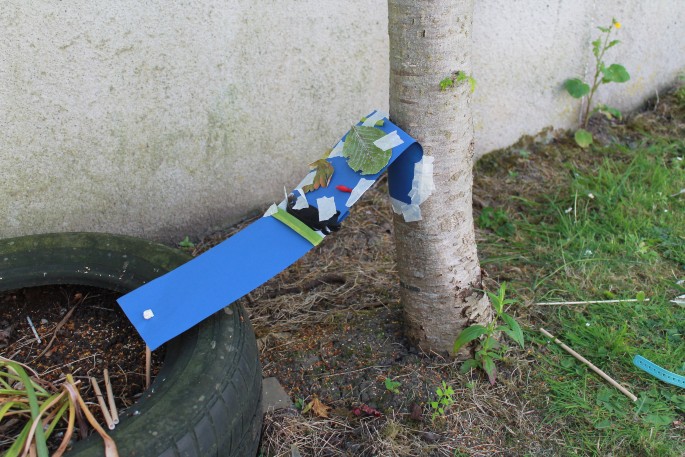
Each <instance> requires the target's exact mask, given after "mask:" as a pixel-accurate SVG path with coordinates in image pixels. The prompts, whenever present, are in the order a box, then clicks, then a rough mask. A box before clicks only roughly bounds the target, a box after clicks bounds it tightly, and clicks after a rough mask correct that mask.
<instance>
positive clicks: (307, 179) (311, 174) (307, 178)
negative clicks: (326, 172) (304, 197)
mask: <svg viewBox="0 0 685 457" xmlns="http://www.w3.org/2000/svg"><path fill="white" fill-rule="evenodd" d="M315 175H316V170H312V171H310V172H309V174H308V175H307V176H305V177H304V179H303V180H302V181H300V183H299V184H298V185H297V186H295V189H302V188H303V187H304V186H308V185H310V184H314V176H315Z"/></svg>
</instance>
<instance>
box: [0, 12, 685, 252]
mask: <svg viewBox="0 0 685 457" xmlns="http://www.w3.org/2000/svg"><path fill="white" fill-rule="evenodd" d="M612 17H615V18H616V19H618V20H619V21H621V23H622V25H623V27H622V28H621V29H620V30H619V32H618V35H617V37H618V38H619V39H620V40H621V41H622V43H621V45H620V46H617V47H615V48H613V49H612V50H610V51H609V53H608V55H607V59H606V60H607V61H608V62H610V63H611V62H617V63H621V64H623V65H625V66H626V68H627V69H628V71H629V72H630V74H631V76H632V79H631V81H630V82H628V83H626V84H623V85H613V87H612V86H605V87H603V88H602V89H601V92H600V93H599V95H598V100H597V101H598V102H605V103H610V104H611V105H612V106H616V107H618V108H620V109H624V110H630V109H633V108H635V107H638V106H639V105H640V104H641V103H642V102H643V101H644V99H645V98H648V97H651V96H653V95H655V94H657V93H658V91H659V90H663V89H664V88H665V87H666V86H668V85H669V84H672V83H673V81H674V80H675V79H676V78H677V76H678V74H679V73H680V72H681V71H682V70H683V69H684V68H685V27H683V26H682V25H683V24H685V8H683V7H682V0H656V1H652V2H643V1H639V0H632V1H618V0H616V1H603V2H598V1H596V0H549V1H540V0H518V1H511V0H479V1H477V2H476V7H475V12H474V26H473V40H474V48H473V56H472V59H473V72H472V73H473V76H474V77H475V78H476V80H477V89H476V92H475V93H474V98H473V110H474V124H475V129H476V153H477V155H482V154H484V153H486V152H488V151H491V150H493V149H496V148H500V147H505V146H507V145H510V144H512V143H514V142H516V141H517V140H518V139H519V138H520V137H521V136H522V135H524V134H529V135H534V134H536V133H538V132H540V131H541V130H542V129H544V128H546V127H548V126H552V127H554V128H569V127H573V126H575V124H576V122H577V120H578V114H579V103H578V101H577V100H574V99H572V98H571V97H569V96H568V95H566V94H565V93H564V92H563V91H562V88H561V84H562V83H563V81H564V80H565V79H566V78H568V77H572V76H587V75H588V73H589V72H590V71H591V70H592V68H591V64H592V55H591V52H590V41H592V40H593V39H594V38H595V37H596V36H597V34H598V31H597V30H596V28H595V27H596V26H597V25H606V24H608V23H610V21H611V18H612ZM0 31H1V32H0V33H1V34H2V40H0V164H1V166H0V189H1V192H0V215H1V216H0V221H1V223H0V237H2V238H5V237H10V236H17V235H26V234H33V233H45V232H55V231H56V232H64V231H79V230H89V231H102V232H111V233H124V234H130V235H136V236H142V237H145V238H150V239H158V240H166V241H170V240H179V239H181V238H182V237H183V236H184V235H187V234H189V235H198V234H202V233H205V232H206V231H208V230H211V229H212V228H215V227H220V226H225V225H227V224H230V223H232V222H235V221H237V220H239V219H241V218H243V217H244V216H246V215H247V214H248V213H250V212H255V211H263V210H264V209H265V208H266V207H267V206H268V204H270V203H271V202H273V201H278V200H280V199H281V198H282V193H283V187H284V186H285V187H286V188H288V189H290V188H292V187H293V185H295V184H296V183H297V182H298V181H299V180H300V179H301V178H302V176H304V174H305V173H306V172H307V169H308V168H307V164H308V163H309V162H311V161H313V160H315V159H317V158H319V157H320V156H321V154H322V153H323V152H324V151H325V150H326V149H328V148H330V147H332V146H333V145H334V144H335V142H336V141H337V140H338V139H339V136H340V135H342V134H343V133H344V132H346V131H347V130H348V129H349V127H350V125H351V124H352V123H354V122H356V121H357V120H358V118H359V116H361V115H364V114H366V113H368V112H370V111H371V110H372V109H374V108H381V109H387V104H388V36H387V5H386V2H385V0H373V1H361V0H317V1H314V0H296V1H290V2H276V1H273V0H271V1H267V0H193V1H185V2H165V1H162V0H150V1H146V2H139V1H137V0H119V1H117V2H111V1H104V0H89V1H85V0H74V1H71V2H35V1H31V2H27V1H23V0H5V1H3V2H2V4H1V5H0ZM455 70H458V69H455ZM444 76H446V75H436V84H438V83H439V81H440V80H441V79H442V78H443V77H444Z"/></svg>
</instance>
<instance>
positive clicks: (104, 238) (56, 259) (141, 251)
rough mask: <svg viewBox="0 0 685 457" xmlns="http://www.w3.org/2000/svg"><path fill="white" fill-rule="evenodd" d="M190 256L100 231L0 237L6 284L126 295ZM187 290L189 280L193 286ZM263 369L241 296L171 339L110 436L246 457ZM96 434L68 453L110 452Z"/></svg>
mask: <svg viewBox="0 0 685 457" xmlns="http://www.w3.org/2000/svg"><path fill="white" fill-rule="evenodd" d="M188 259H189V257H188V256H187V255H185V254H183V253H181V252H179V251H176V250H174V249H171V248H168V247H166V246H162V245H159V244H155V243H150V242H148V241H144V240H140V239H137V238H131V237H126V236H118V235H107V234H98V233H63V234H48V235H34V236H26V237H20V238H10V239H4V240H0V291H7V290H12V289H18V288H22V287H31V286H41V285H49V284H78V285H88V286H96V287H101V288H105V289H110V290H115V291H119V292H128V291H130V290H133V289H135V288H137V287H139V286H141V285H142V284H145V283H146V282H148V281H150V280H152V279H154V278H156V277H157V276H160V275H161V274H164V273H166V272H167V271H169V270H172V269H174V268H176V267H177V266H179V265H181V264H183V263H184V262H186V261H187V260H188ZM188 287H192V284H189V285H188ZM261 386H262V371H261V366H260V364H259V356H258V352H257V344H256V341H255V337H254V332H253V330H252V327H251V325H250V323H249V320H248V318H247V315H246V313H245V311H244V309H243V308H242V307H241V306H240V305H239V304H237V303H234V304H232V305H231V306H230V307H228V308H225V309H224V310H223V311H220V312H218V313H216V314H215V315H213V316H212V317H210V318H208V319H206V320H205V321H203V322H202V323H200V324H199V325H197V326H195V327H193V328H192V329H190V330H188V331H187V332H185V333H183V334H182V335H180V336H178V337H176V338H175V339H173V340H172V341H170V342H169V343H167V345H166V357H165V360H164V364H163V367H162V369H161V371H160V373H159V375H158V376H157V377H156V379H155V381H154V382H153V384H152V386H151V387H150V389H149V390H148V391H146V392H145V394H144V395H143V397H142V398H141V399H140V400H139V401H138V402H137V403H136V404H134V405H133V406H131V407H130V408H128V409H127V410H126V412H124V414H122V416H121V418H120V423H119V425H117V427H116V429H115V430H114V431H112V433H111V436H112V438H113V439H114V441H115V442H116V444H117V448H118V450H119V455H120V456H121V457H126V456H141V457H155V456H160V457H180V456H184V457H200V456H203V457H204V456H230V457H249V456H254V455H256V453H257V448H258V446H259V436H260V431H261V423H262V414H261V404H260V403H261V391H262V390H261ZM103 453H104V447H103V445H102V440H101V439H100V438H99V437H98V436H97V434H95V435H94V436H91V437H90V438H89V439H87V440H84V441H79V442H77V443H76V444H75V445H74V448H73V449H72V450H71V451H69V453H68V455H69V456H70V457H95V456H102V455H104V454H103Z"/></svg>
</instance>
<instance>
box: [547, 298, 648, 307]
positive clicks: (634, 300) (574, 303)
mask: <svg viewBox="0 0 685 457" xmlns="http://www.w3.org/2000/svg"><path fill="white" fill-rule="evenodd" d="M639 301H649V298H645V299H644V300H638V299H637V298H628V299H625V300H589V301H553V302H546V303H535V305H539V306H551V305H593V304H601V303H630V302H639Z"/></svg>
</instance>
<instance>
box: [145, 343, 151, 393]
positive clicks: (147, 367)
mask: <svg viewBox="0 0 685 457" xmlns="http://www.w3.org/2000/svg"><path fill="white" fill-rule="evenodd" d="M151 365H152V351H151V350H150V347H149V346H145V388H146V389H149V388H150V378H151V375H150V371H151Z"/></svg>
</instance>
